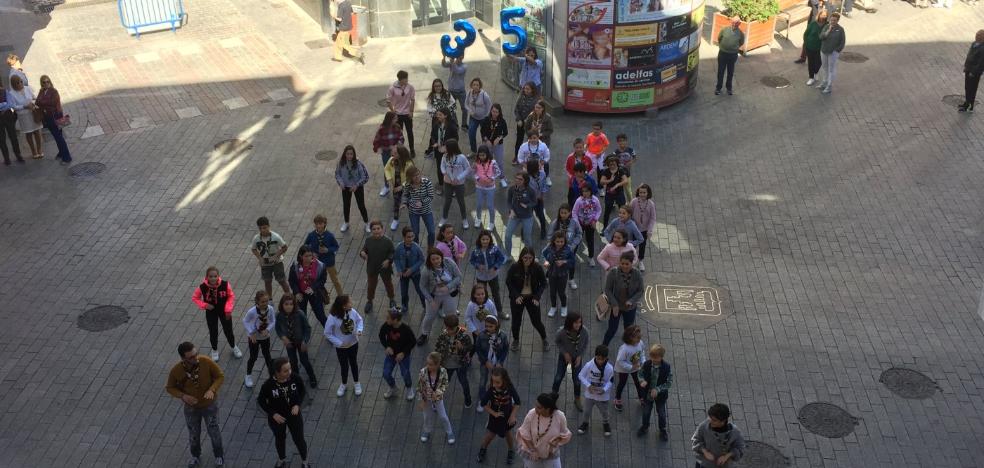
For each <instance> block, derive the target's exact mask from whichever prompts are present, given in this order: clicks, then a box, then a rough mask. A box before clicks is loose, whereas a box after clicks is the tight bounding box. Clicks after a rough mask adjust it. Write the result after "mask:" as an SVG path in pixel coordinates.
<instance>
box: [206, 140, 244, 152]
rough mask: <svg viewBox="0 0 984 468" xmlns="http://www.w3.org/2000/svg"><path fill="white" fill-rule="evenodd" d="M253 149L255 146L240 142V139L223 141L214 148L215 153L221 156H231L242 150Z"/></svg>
mask: <svg viewBox="0 0 984 468" xmlns="http://www.w3.org/2000/svg"><path fill="white" fill-rule="evenodd" d="M252 147H253V146H252V145H250V144H248V143H246V141H244V140H240V139H238V138H231V139H228V140H222V141H220V142H218V143H216V144H215V146H214V148H215V151H218V152H219V153H220V154H229V153H232V152H235V151H239V150H242V149H250V148H252Z"/></svg>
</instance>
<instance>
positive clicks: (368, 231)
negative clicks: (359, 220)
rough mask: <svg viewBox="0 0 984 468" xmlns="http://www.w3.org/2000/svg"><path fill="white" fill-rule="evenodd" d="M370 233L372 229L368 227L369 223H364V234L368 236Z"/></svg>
mask: <svg viewBox="0 0 984 468" xmlns="http://www.w3.org/2000/svg"><path fill="white" fill-rule="evenodd" d="M371 232H372V228H371V227H369V223H366V234H369V233H371Z"/></svg>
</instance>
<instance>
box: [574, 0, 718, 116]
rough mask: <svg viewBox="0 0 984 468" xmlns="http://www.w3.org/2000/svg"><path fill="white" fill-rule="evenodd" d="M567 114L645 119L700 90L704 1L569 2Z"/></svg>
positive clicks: (614, 0)
mask: <svg viewBox="0 0 984 468" xmlns="http://www.w3.org/2000/svg"><path fill="white" fill-rule="evenodd" d="M567 7H568V8H567V47H566V53H567V57H566V59H567V60H566V74H565V76H566V81H565V85H566V92H565V96H564V97H565V99H564V108H565V109H568V110H574V111H582V112H593V113H617V112H640V111H645V110H648V109H652V108H657V107H663V106H667V105H670V104H673V103H675V102H677V101H680V100H682V99H684V98H686V97H687V96H688V95H689V94H690V91H691V89H693V87H692V86H689V84H690V83H691V82H696V76H697V63H698V61H699V60H698V59H699V57H698V55H697V49H698V47H699V45H700V33H701V25H702V23H703V19H704V3H703V1H701V0H693V1H692V0H613V1H596V0H568V4H567Z"/></svg>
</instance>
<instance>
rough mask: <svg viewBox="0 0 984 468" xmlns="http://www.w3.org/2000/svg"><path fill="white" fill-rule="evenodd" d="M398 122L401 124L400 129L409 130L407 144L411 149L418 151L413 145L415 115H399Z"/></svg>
mask: <svg viewBox="0 0 984 468" xmlns="http://www.w3.org/2000/svg"><path fill="white" fill-rule="evenodd" d="M396 122H397V123H399V124H400V129H402V130H406V131H407V139H406V142H407V146H409V147H410V151H413V152H416V150H415V149H414V146H413V116H411V115H399V114H398V115H397V116H396Z"/></svg>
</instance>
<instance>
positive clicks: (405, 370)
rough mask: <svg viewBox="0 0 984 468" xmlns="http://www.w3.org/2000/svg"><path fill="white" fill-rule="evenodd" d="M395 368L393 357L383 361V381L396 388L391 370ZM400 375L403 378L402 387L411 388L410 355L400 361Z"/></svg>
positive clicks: (387, 357)
mask: <svg viewBox="0 0 984 468" xmlns="http://www.w3.org/2000/svg"><path fill="white" fill-rule="evenodd" d="M396 366H397V363H396V358H395V357H393V356H386V358H385V359H384V360H383V380H385V381H386V384H387V385H389V386H390V387H395V386H396V379H394V378H393V369H394V368H395V367H396ZM399 366H400V375H401V376H403V386H404V387H407V388H413V381H412V380H410V355H409V354H408V355H406V356H403V360H402V361H400V364H399Z"/></svg>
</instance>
